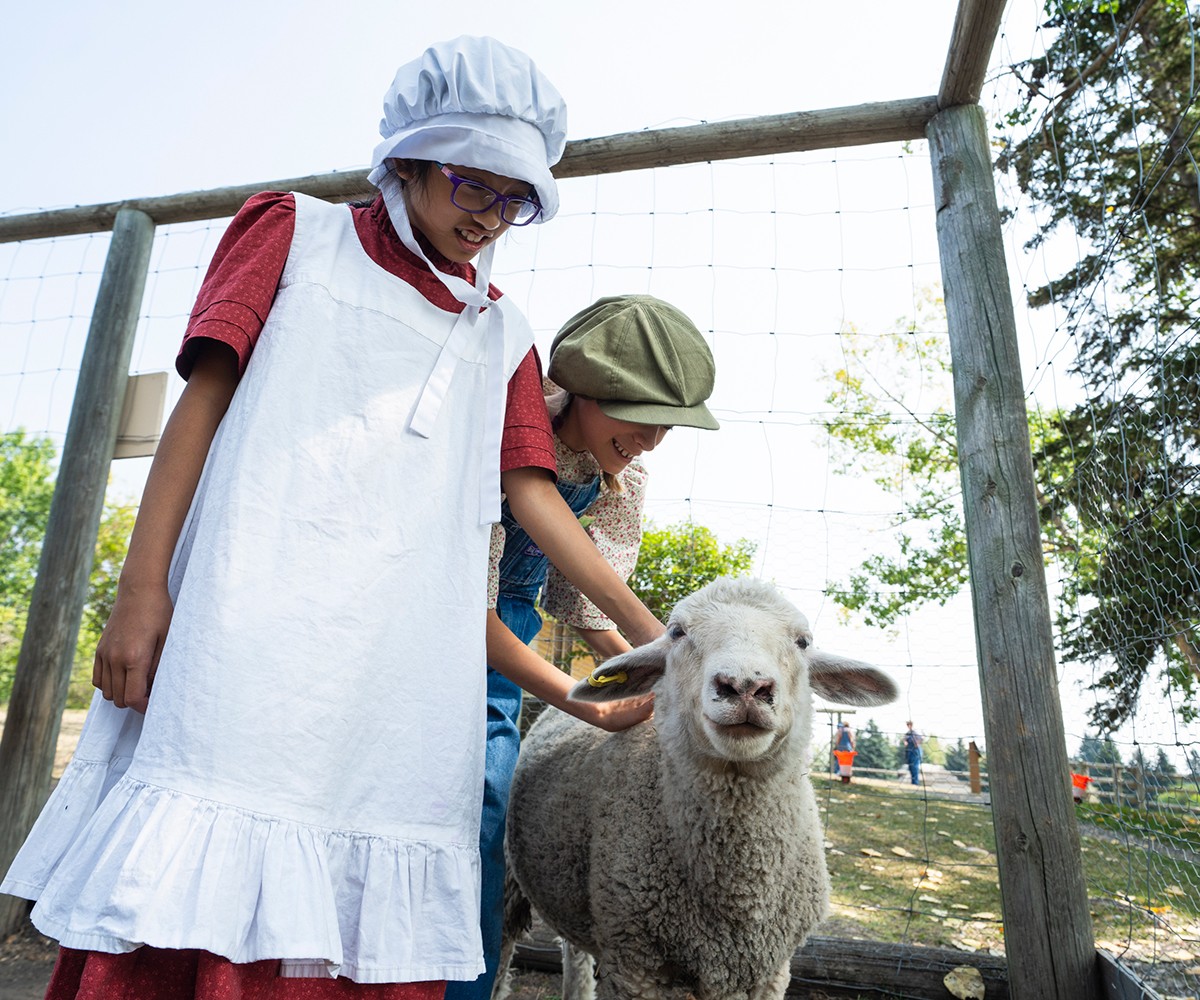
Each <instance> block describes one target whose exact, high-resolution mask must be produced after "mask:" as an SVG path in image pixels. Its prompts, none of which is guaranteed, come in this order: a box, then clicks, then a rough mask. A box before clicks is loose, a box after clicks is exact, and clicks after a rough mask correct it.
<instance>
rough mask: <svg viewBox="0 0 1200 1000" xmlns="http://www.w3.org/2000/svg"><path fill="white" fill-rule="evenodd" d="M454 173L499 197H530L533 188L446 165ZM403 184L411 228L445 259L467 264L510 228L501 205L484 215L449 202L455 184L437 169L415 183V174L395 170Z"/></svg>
mask: <svg viewBox="0 0 1200 1000" xmlns="http://www.w3.org/2000/svg"><path fill="white" fill-rule="evenodd" d="M446 166H447V167H449V169H450V170H451V171H453V172H454V173H455V174H457V175H458V176H460V177H463V178H466V179H468V180H473V181H479V183H480V184H486V185H487V186H488V187H490V188H493V189H494V190H496V191H498V192H499V193H500V194H514V195H521V196H522V197H525V196H528V195H532V193H533V188H532V187H530V185H529V184H526V183H525V182H524V181H518V180H514V179H513V178H511V177H504V176H502V175H501V174H493V173H492V172H491V171H490V170H479V169H476V168H474V167H460V166H457V165H455V164H446ZM398 173H399V174H400V176H401V178H403V179H404V181H405V185H406V191H405V193H406V195H407V197H406V199H405V200H406V202H407V204H408V219H409V222H410V223H411V224H412V227H413V228H414V229H419V230H420V231H421V233H422V234H424V236H425V238H426V239H427V240H429V242H430V243H432V244H433V246H434V249H435V250H437V251H438V253H440V254H441V255H442V256H443V257H445V258H446V259H447V260H452V261H454V262H455V263H458V264H467V263H470V262H471V261H472V260H474V259H475V257H476V256H477V255H478V254H479V252H480V251H481V250H483V249H484V247H486V246H488V245H489V244H491V243H493V242H494V241H495V240H496V239H498V238H499V237H500V236H502V235H503V234H504V232H505V231H506V230H507V229H508V228H509V225H508V223H507V222H505V221H504V220H503V219H501V218H500V204H499V203H497V204H495V205H493V206H492V207H491V208H489V209H488V210H487V211H486V212H474V213H472V212H466V211H464V210H463V209H461V208H459V207H458V206H457V205H455V204H454V202H452V201H451V200H450V193H451V191H452V190H453V189H454V185H453V184H452V182H451V181H450V178H448V177H447V176H446V175H445V174H443V173H442V172H441V171H440V170H437V169H432V170H429V171H427V172H426V173H425V175H424V177H422V178H421V179H420V180H419V182H418V183H415V184H414V183H411V182H412V181H413V180H414V177H415V175H414V174H413V173H412V172H411V171H409V170H406V169H405V168H404V167H403V166H401V167H400V169H399V170H398Z"/></svg>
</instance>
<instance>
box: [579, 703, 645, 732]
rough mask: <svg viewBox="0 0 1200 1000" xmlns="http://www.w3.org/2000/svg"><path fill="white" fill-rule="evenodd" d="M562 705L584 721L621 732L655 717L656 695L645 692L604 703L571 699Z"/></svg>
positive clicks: (611, 730)
mask: <svg viewBox="0 0 1200 1000" xmlns="http://www.w3.org/2000/svg"><path fill="white" fill-rule="evenodd" d="M562 707H563V709H564V711H567V712H569V713H570V714H571V715H573V716H575V718H577V719H580V720H582V721H583V722H587V723H590V724H591V725H593V726H598V727H599V728H600V729H605V730H607V731H608V732H610V733H619V732H620V731H621V730H622V729H629V728H630V727H632V726H636V725H637V724H638V723H639V722H645V721H646V720H647V719H651V718H653V717H654V695H653V693H651V694H644V695H641V696H640V697H637V698H626V699H624V700H622V701H610V702H603V703H597V702H584V701H569V702H567V704H566V705H564V706H562Z"/></svg>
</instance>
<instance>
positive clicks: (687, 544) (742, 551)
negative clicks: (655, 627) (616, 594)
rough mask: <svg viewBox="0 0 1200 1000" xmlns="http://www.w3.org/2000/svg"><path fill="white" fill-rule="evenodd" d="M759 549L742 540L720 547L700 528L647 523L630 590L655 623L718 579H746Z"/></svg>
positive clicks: (702, 526) (683, 523) (664, 618)
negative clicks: (729, 577)
mask: <svg viewBox="0 0 1200 1000" xmlns="http://www.w3.org/2000/svg"><path fill="white" fill-rule="evenodd" d="M756 548H757V546H755V544H754V543H753V542H751V541H749V540H747V539H745V538H739V539H738V540H737V541H736V542H733V543H732V544H730V545H721V544H720V542H719V541H718V540H717V536H716V535H715V534H713V532H712V531H711V530H709V529H708V528H706V527H704V525H702V524H696V523H695V522H693V521H683V522H681V523H679V524H673V525H668V526H667V527H665V528H656V527H655V526H654V525H653V523H651V522H649V521H647V522H646V526H645V530H644V531H643V533H642V547H641V551H640V552H639V553H638V561H637V566H636V567H634V570H633V575H632V576H631V577H630V578H629V587H630V589H631V590H632V591H633V592H634V593H635V594H637V596H638V597H639V598H641V600H642V602H643V603H644V604H645V605H646V607H647V608H649V609H650V611H651V612H652V613H653V614H654V615H655V617H657V618H658V619H660V620H662V621H665V620H666V618H667V616H668V615H669V614H670V613H671V609H672V608H673V607H674V606H675V605H676V603H677V602H678V601H680V600H681V599H682V598H684V597H686V596H687V595H688V594H690V593H692V592H693V591H695V590H698V589H699V588H701V587H703V586H704V585H705V584H706V583H709V582H710V581H712V580H715V579H716V578H717V577H719V576H745V575H746V574H747V573H749V571H750V567H751V566H752V565H753V563H754V552H755V549H756Z"/></svg>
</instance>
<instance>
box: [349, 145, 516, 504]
mask: <svg viewBox="0 0 1200 1000" xmlns="http://www.w3.org/2000/svg"><path fill="white" fill-rule="evenodd" d="M380 169H381V168H376V171H373V172H372V176H371V178H370V179H371V180H372V182H373V183H376V184H378V186H379V190H380V192H381V193H382V194H383V202H384V204H385V205H386V206H387V210H388V216H389V217H390V218H391V220H392V225H393V226H394V227H395V229H396V235H397V236H399V237H400V242H401V243H403V244H404V245H405V246H406V247H408V249H409V250H411V251H412V252H413V253H415V254H416V255H417V256H418V257H419V258H420V259H421V260H423V261H424V262H425V263H426V265H428V267H429V270H430V271H431V272H433V275H434V276H435V277H436V278H437V279H438V280H439V281H440V282H441V283H442V284H443V285H444V286H445V288H446V290H447V291H449V292H450V294H451V295H453V296H454V298H455V299H456V300H457V301H458V302H461V303H463V309H462V311H461V312H460V313H459V314H458V318H457V319H456V320H455V321H454V326H453V328H452V329H451V331H450V335H449V336H448V337H447V338H446V340H445V342H444V343H443V344H442V348H441V351H440V352H439V353H438V357H437V360H436V361H435V362H434V364H433V370H432V371H431V372H430V373H429V377H428V378H427V379H426V380H425V385H424V386H423V387H422V389H421V393H420V395H419V396H418V398H417V405H416V408H415V409H414V410H413V415H412V417H411V419H410V420H409V424H408V429H409V430H411V431H412V432H413V433H414V434H419V435H420V436H421V437H424V438H428V437H429V436H430V434H432V433H433V425H434V422H435V421H436V420H437V416H438V413H439V412H440V411H441V408H442V403H443V402H445V399H446V393H447V392H448V390H449V388H450V381H451V379H452V378H453V377H454V372H455V370H456V369H457V367H458V363H459V361H460V360H461V359H462V356H463V354H464V353H465V351H466V349H467V347H468V346H469V345H470V344H471V343H472V342H476V343H477V342H478V339H479V338H481V337H482V338H483V339H484V342H485V344H486V348H487V364H486V381H485V392H484V422H483V454H482V456H481V461H482V465H481V467H480V476H479V523H480V524H491V523H492V522H493V521H498V520H499V519H500V442H501V438H502V435H503V426H504V408H505V402H506V394H507V392H506V386H505V379H504V362H505V355H506V351H505V346H506V345H505V316H504V312H503V310H501V309H499V308H496V306H495V304H494V303H493V302H492V300H491V299H489V298H488V294H487V291H488V280H489V278H490V276H491V271H492V255H493V252H494V251H495V244H494V243H489V244H488V246H487V247H485V248H484V250H483V251H482V253H481V254H480V255H479V261H478V264H477V265H476V268H475V284H474V285H471V284H469V283H468V282H466V281H464V280H463V279H462V278H460V277H458V275H455V274H446V273H445V272H444V271H442V270H440V269H439V268H437V267H435V266H434V264H433V262H432V261H431V260H430V259H429V258H428V256H426V254H425V251H424V250H422V249H421V245H420V244H419V243H418V242H417V239H416V237H415V236H414V235H413V230H412V226H411V224H410V223H409V221H408V209H407V207H406V206H405V201H404V188H403V185H402V184H401V183H400V178H399V177H397V176H396V174H395V172H394V171H392V170H388V171H387V172H386V174H384V175H383V176H381V177H379V178H376V177H375V173H376V172H377V171H379V170H380ZM521 325H525V326H527V324H521ZM513 332H514V333H515V334H517V335H518V336H519V335H520V333H521V332H522V331H520V330H516V331H513ZM529 344H530V345H532V344H533V331H532V330H529Z"/></svg>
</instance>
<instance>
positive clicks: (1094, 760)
mask: <svg viewBox="0 0 1200 1000" xmlns="http://www.w3.org/2000/svg"><path fill="white" fill-rule="evenodd" d="M1075 756H1076V757H1078V758H1079V760H1080V761H1082V762H1083V763H1084V764H1105V765H1112V764H1117V765H1120V764H1121V763H1123V761H1122V760H1121V751H1120V750H1118V749H1117V745H1116V744H1115V743H1114V742H1113V741H1112V740H1108V739H1106V740H1101V739H1100V737H1099V736H1092V735H1090V734H1088V733H1084V735H1083V739H1082V740H1081V741H1080V743H1079V752H1078V753H1077V754H1076V755H1075Z"/></svg>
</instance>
